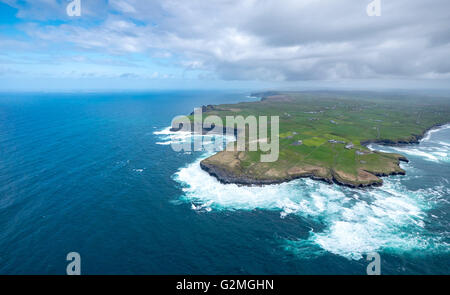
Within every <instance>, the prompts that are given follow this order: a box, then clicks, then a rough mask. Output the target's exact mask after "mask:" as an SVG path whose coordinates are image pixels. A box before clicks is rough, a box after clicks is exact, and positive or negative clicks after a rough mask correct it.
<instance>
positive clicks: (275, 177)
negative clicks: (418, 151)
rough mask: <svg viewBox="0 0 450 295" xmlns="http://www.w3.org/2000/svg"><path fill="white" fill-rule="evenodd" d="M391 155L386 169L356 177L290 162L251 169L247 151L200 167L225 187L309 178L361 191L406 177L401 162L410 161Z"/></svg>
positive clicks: (227, 153)
mask: <svg viewBox="0 0 450 295" xmlns="http://www.w3.org/2000/svg"><path fill="white" fill-rule="evenodd" d="M390 155H391V156H392V157H391V158H390V160H387V161H386V167H384V168H383V169H378V170H376V169H374V170H372V171H370V170H364V169H359V170H358V172H357V173H356V174H352V173H346V172H345V171H342V170H338V169H334V168H328V167H321V166H319V165H311V164H304V165H298V164H297V165H289V164H288V163H281V165H277V166H276V167H271V166H270V164H267V163H259V162H256V163H254V164H253V165H252V166H250V167H248V166H246V165H245V164H244V162H245V160H246V157H247V154H246V152H235V151H222V152H219V153H217V154H215V155H213V156H211V157H209V158H207V159H204V160H203V161H201V162H200V167H201V168H202V169H203V170H205V171H206V172H208V173H209V174H210V175H212V176H214V177H216V178H217V179H218V180H219V181H220V182H221V183H224V184H228V183H235V184H239V185H266V184H279V183H283V182H287V181H291V180H294V179H298V178H305V177H309V178H312V179H315V180H321V181H324V182H327V183H336V184H339V185H344V186H348V187H352V188H358V187H359V188H362V187H367V186H380V185H382V184H383V180H382V179H381V178H380V177H381V176H388V175H404V174H405V171H404V170H403V169H401V168H400V166H399V163H400V161H407V159H406V158H405V157H403V156H401V155H394V154H390Z"/></svg>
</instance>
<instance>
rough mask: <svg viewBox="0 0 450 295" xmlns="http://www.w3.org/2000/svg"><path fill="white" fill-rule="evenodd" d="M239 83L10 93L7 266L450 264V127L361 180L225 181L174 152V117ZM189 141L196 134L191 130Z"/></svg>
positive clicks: (3, 173) (0, 160) (4, 223)
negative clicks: (386, 171) (380, 174)
mask: <svg viewBox="0 0 450 295" xmlns="http://www.w3.org/2000/svg"><path fill="white" fill-rule="evenodd" d="M247 95H248V94H247V93H240V92H212V91H211V92H207V91H183V92H181V91H180V92H175V91H173V92H168V91H167V92H152V93H111V94H106V93H84V94H69V93H66V94H45V93H34V94H31V93H30V94H11V93H10V94H1V95H0V274H65V271H66V266H67V263H68V262H67V261H66V255H67V253H69V252H73V251H74V252H79V253H80V255H81V271H82V273H83V274H365V273H366V267H367V264H368V263H369V262H368V261H367V260H366V256H365V255H366V254H367V253H369V252H377V253H379V254H380V257H381V272H382V273H383V274H450V247H449V243H450V231H449V230H450V216H449V214H450V204H449V201H450V183H449V181H450V126H448V125H447V126H444V127H443V128H441V129H439V130H434V131H433V132H430V133H428V135H427V137H426V138H425V139H424V140H423V141H422V142H421V143H420V144H418V145H410V146H402V147H385V146H375V145H373V146H372V148H374V149H381V150H385V151H392V152H397V153H401V154H404V155H405V156H407V157H408V158H409V159H410V163H408V164H402V165H403V168H404V169H405V170H406V171H407V175H406V176H394V177H389V178H385V185H384V186H382V187H380V188H370V189H364V190H355V189H350V188H344V187H340V186H337V185H328V184H324V183H321V182H316V181H313V180H309V179H300V180H296V181H292V182H289V183H284V184H280V185H270V186H265V187H239V186H236V185H223V184H220V183H219V182H217V181H216V180H215V179H214V178H212V177H211V176H209V175H208V174H207V173H205V172H204V171H202V170H201V169H200V168H199V161H200V160H201V159H203V158H205V157H207V156H208V154H210V153H209V152H207V151H204V152H193V153H183V152H175V151H173V150H172V149H171V146H170V143H171V142H172V141H174V140H180V138H179V137H180V135H179V134H178V135H177V134H172V133H171V132H169V131H168V129H167V128H166V127H167V126H168V125H169V124H170V121H171V119H172V118H173V117H174V116H177V115H182V114H187V113H190V112H191V111H192V109H193V108H194V107H196V106H200V105H203V104H218V103H234V102H238V101H252V100H255V98H250V97H247ZM181 140H186V141H189V140H192V139H191V138H190V137H184V138H181Z"/></svg>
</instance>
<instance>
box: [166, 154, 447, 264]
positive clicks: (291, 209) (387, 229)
mask: <svg viewBox="0 0 450 295" xmlns="http://www.w3.org/2000/svg"><path fill="white" fill-rule="evenodd" d="M387 149H389V150H390V149H391V147H389V148H387ZM392 149H394V150H397V151H400V152H401V153H406V154H409V155H412V156H418V157H422V158H425V159H428V160H431V161H433V162H439V160H440V158H442V157H443V156H444V152H443V151H440V150H434V151H432V150H430V149H427V148H426V147H424V148H422V147H421V146H419V147H415V148H407V147H405V148H403V147H394V148H392ZM211 154H212V153H204V154H203V155H202V156H201V158H199V159H198V160H196V161H195V162H194V163H191V164H189V165H187V166H186V167H183V168H181V169H180V170H179V171H178V172H177V173H176V174H175V175H174V179H175V180H176V181H178V182H179V183H181V184H182V186H183V196H182V200H183V201H185V202H188V203H191V208H192V209H193V210H195V211H198V212H205V213H207V212H210V211H212V210H218V211H222V210H255V209H263V210H271V211H278V212H279V213H280V218H285V217H286V216H288V215H297V216H301V217H302V218H304V219H306V220H311V221H313V222H318V223H321V224H323V225H324V226H325V228H324V230H322V231H320V232H315V231H313V230H311V232H310V235H309V238H308V239H307V240H301V241H299V242H298V243H295V242H294V243H293V241H292V240H290V241H286V245H288V246H287V247H286V248H287V249H294V250H298V249H299V248H300V249H309V250H308V251H310V252H309V254H310V253H312V252H314V251H316V250H314V249H311V248H308V247H319V248H320V249H322V250H320V251H318V252H317V251H316V252H317V253H323V251H327V252H330V253H334V254H336V255H340V256H343V257H347V258H350V259H361V258H362V257H363V254H365V253H369V252H374V251H380V250H387V251H412V250H418V252H419V253H422V252H424V251H425V250H428V249H436V248H439V249H442V248H443V249H444V250H445V249H446V250H445V251H448V247H447V246H446V245H445V243H444V242H442V241H441V240H440V238H439V237H435V236H432V235H431V234H429V233H428V232H427V230H426V228H425V222H424V219H425V217H426V216H427V211H428V210H429V209H431V207H432V204H433V202H434V201H435V200H437V201H442V200H445V198H443V197H442V196H443V194H444V195H446V194H447V195H448V190H444V191H443V190H442V187H436V188H432V189H427V190H418V191H411V190H409V189H408V188H407V187H405V186H404V185H403V184H402V182H401V180H400V179H401V178H396V177H391V178H386V179H385V182H384V185H383V186H382V187H380V188H372V189H368V190H364V191H361V190H356V189H350V188H346V187H341V186H337V185H328V184H324V183H321V182H317V181H314V180H311V179H298V180H294V181H291V182H288V183H282V184H276V185H266V186H252V187H249V186H238V185H235V184H226V185H225V184H221V183H220V182H219V181H217V179H216V178H214V177H211V176H210V175H209V174H208V173H207V172H205V171H203V170H202V169H201V168H200V161H201V160H202V159H203V158H206V157H207V156H209V155H211ZM445 156H447V153H446V154H445ZM408 167H409V166H408ZM407 169H414V167H409V168H407ZM296 247H298V248H296ZM305 247H306V248H305ZM321 251H322V252H321ZM296 252H297V253H300V252H301V253H302V255H303V254H305V253H306V252H307V251H296ZM309 254H305V255H309Z"/></svg>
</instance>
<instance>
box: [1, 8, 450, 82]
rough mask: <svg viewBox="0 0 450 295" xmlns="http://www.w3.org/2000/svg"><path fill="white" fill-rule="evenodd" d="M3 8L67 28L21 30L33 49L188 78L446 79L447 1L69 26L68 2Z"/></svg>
mask: <svg viewBox="0 0 450 295" xmlns="http://www.w3.org/2000/svg"><path fill="white" fill-rule="evenodd" d="M3 2H6V3H8V4H10V5H12V6H14V7H16V8H18V9H19V13H18V16H19V17H20V18H22V19H24V20H27V19H29V20H35V19H49V18H50V19H53V18H54V19H58V18H60V19H62V20H65V22H64V23H61V24H47V23H39V22H38V23H36V22H29V23H25V24H23V25H22V27H21V28H22V30H24V31H25V32H26V33H27V35H28V36H30V37H32V38H33V40H34V41H33V42H36V43H39V42H44V43H46V44H49V45H48V46H52V44H66V46H68V47H70V48H71V49H77V50H83V51H88V52H97V53H103V54H107V55H110V56H111V57H112V58H114V56H117V55H132V54H146V55H147V56H148V58H150V59H152V58H154V59H157V58H167V59H170V61H171V63H173V64H176V65H178V66H179V67H180V68H182V69H184V70H187V71H191V70H198V71H204V72H205V73H202V74H200V75H199V77H201V78H202V79H203V78H205V77H217V78H219V79H223V80H263V81H301V80H340V79H392V78H402V79H405V78H411V79H413V78H414V79H416V78H423V79H448V78H449V76H450V58H449V57H450V56H449V55H450V2H448V0H431V1H422V0H396V1H386V0H385V1H383V0H382V1H381V3H382V15H381V16H380V17H369V16H367V14H366V6H367V5H368V4H369V3H370V1H369V0H367V1H364V0H340V1H325V0H303V1H299V0H284V1H276V0H260V1H258V0H236V1H232V0H215V1H213V0H211V1H204V0H191V1H185V0H159V1H156V0H155V1H144V0H114V1H113V0H111V1H109V3H106V2H105V1H100V0H92V1H82V5H83V13H84V12H86V14H83V15H82V17H81V18H80V19H78V20H73V22H72V21H71V20H70V19H68V18H67V16H64V15H61V13H60V11H61V7H63V6H64V5H66V3H67V2H65V1H56V0H39V1H28V2H25V1H13V0H6V1H5V0H3ZM84 5H86V7H85V6H84ZM58 13H59V14H58ZM55 15H60V16H59V17H58V16H55ZM83 18H85V22H83ZM92 19H96V21H91V20H92ZM0 44H1V43H0Z"/></svg>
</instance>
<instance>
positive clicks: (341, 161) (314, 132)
mask: <svg viewBox="0 0 450 295" xmlns="http://www.w3.org/2000/svg"><path fill="white" fill-rule="evenodd" d="M256 95H258V96H260V97H262V100H261V101H259V102H245V103H238V104H232V105H218V106H214V107H212V108H210V109H208V110H207V112H206V113H204V116H206V115H218V116H219V117H221V118H223V120H224V122H225V117H226V116H238V115H242V116H244V117H246V116H249V115H253V116H279V118H280V154H279V159H278V161H276V162H273V163H261V162H260V161H259V159H260V154H261V151H254V152H250V151H245V152H234V153H232V157H233V158H234V159H236V161H232V164H230V163H228V162H229V159H230V156H231V155H227V156H226V157H223V156H224V153H231V152H221V153H219V154H217V155H215V156H212V157H210V158H208V159H206V160H204V161H203V162H202V163H203V165H202V167H204V168H205V167H209V168H215V170H217V169H219V170H220V171H221V173H212V174H214V175H215V176H217V177H218V178H219V180H221V181H223V182H237V183H241V184H252V183H254V184H262V183H277V182H282V181H286V180H289V179H294V178H298V177H306V176H312V177H316V178H319V179H323V180H326V181H328V182H337V183H340V184H345V185H349V186H354V187H358V186H367V185H380V184H381V183H382V180H381V179H380V178H379V177H378V176H386V175H390V174H403V173H404V171H403V170H402V169H401V168H400V167H399V165H398V164H399V160H401V159H403V158H402V156H401V155H396V154H386V153H381V152H371V151H370V150H369V149H368V148H367V147H366V146H365V145H364V143H367V142H371V141H376V142H381V143H387V144H397V143H414V142H417V140H418V139H419V138H420V137H421V136H422V135H423V134H424V132H425V131H426V130H428V129H429V128H431V127H433V126H436V125H440V124H445V123H448V122H450V100H449V99H447V98H437V97H423V96H422V97H420V96H413V95H409V96H407V95H399V94H396V95H389V94H381V93H364V92H361V93H355V92H309V93H307V92H270V93H260V94H256ZM228 127H234V126H228ZM298 140H301V141H302V144H301V145H293V143H294V142H297V141H298ZM330 140H336V141H339V142H345V144H343V143H332V142H329V141H330ZM349 143H352V144H353V145H354V146H353V147H352V148H351V149H347V148H345V145H346V144H349ZM223 158H225V159H226V160H224V159H223ZM210 170H211V169H210ZM219 174H220V175H219ZM221 178H222V179H221ZM230 179H233V180H230ZM242 179H245V181H240V180H242Z"/></svg>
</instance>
